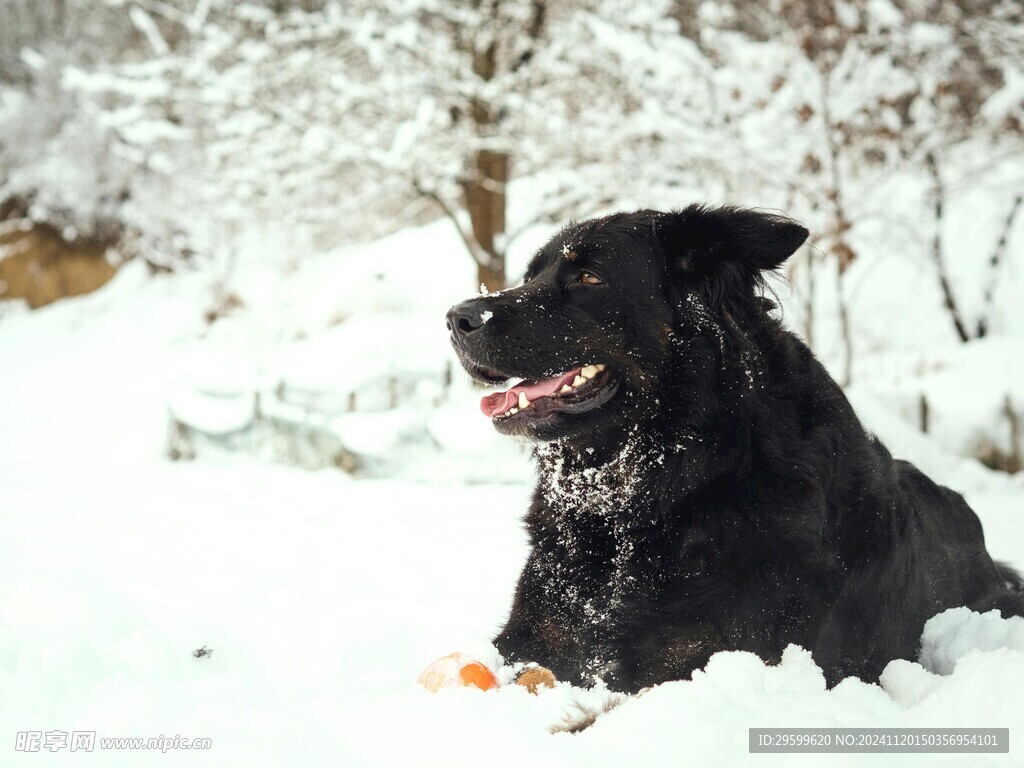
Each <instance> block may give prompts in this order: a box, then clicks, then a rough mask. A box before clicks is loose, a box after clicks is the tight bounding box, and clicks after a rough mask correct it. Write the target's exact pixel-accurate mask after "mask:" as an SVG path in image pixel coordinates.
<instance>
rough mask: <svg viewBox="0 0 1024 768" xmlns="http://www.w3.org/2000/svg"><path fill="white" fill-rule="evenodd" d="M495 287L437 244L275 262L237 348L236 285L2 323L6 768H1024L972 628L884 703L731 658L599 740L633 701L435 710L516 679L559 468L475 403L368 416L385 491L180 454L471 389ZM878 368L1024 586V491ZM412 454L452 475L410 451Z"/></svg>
mask: <svg viewBox="0 0 1024 768" xmlns="http://www.w3.org/2000/svg"><path fill="white" fill-rule="evenodd" d="M538 236H542V233H540V234H539V235H538ZM527 239H528V238H527ZM528 247H531V244H530V243H526V242H525V239H524V243H523V245H522V246H521V248H522V249H524V253H525V249H527V248H528ZM517 258H520V261H521V255H520V257H517ZM472 278H473V275H472V271H471V268H470V263H469V260H468V259H467V258H466V257H465V255H464V254H463V253H462V252H461V251H460V246H459V244H458V241H457V237H456V235H455V234H454V233H453V232H452V231H451V230H450V229H448V228H447V226H446V225H444V224H441V223H438V224H433V225H430V226H428V227H425V228H422V229H418V230H408V231H405V232H402V233H399V234H397V235H395V236H392V237H390V238H387V239H386V240H384V241H381V242H380V243H377V244H374V245H372V246H369V247H364V248H359V249H353V250H351V251H345V252H342V253H338V254H329V255H320V256H312V257H309V258H308V259H306V260H304V261H303V262H302V264H301V265H298V266H297V267H295V268H293V269H291V270H290V271H287V273H285V271H282V270H281V269H280V268H279V265H277V264H275V263H271V262H267V263H263V264H261V263H260V262H259V260H258V259H251V260H248V261H247V262H246V265H245V268H244V270H240V271H239V272H238V273H237V274H234V275H233V276H232V278H231V287H232V290H234V291H236V292H237V293H238V294H239V296H240V298H241V299H242V300H243V302H244V307H243V308H241V309H239V310H238V311H237V312H236V313H235V314H233V315H231V316H228V317H226V318H223V319H221V320H218V321H217V322H216V323H214V324H213V325H208V324H207V323H206V322H205V321H204V320H203V317H202V315H203V310H204V309H205V308H206V306H207V305H208V304H209V303H210V301H211V295H212V279H211V277H210V275H209V274H208V273H207V272H204V271H197V272H195V273H192V274H185V275H180V276H175V277H156V278H150V277H147V276H146V275H145V274H144V271H143V268H142V266H141V265H139V264H129V265H128V266H127V267H126V268H125V269H124V270H122V272H121V273H120V274H119V275H118V277H117V278H116V279H115V280H114V281H113V282H112V283H111V284H110V285H108V286H107V287H105V288H104V289H102V290H101V291H100V292H98V293H96V294H93V295H91V296H87V297H83V298H79V299H73V300H67V301H63V302H60V303H58V304H57V305H54V306H52V307H50V308H47V309H45V310H42V311H38V312H34V313H27V312H11V311H8V312H7V313H6V315H5V316H3V317H2V318H0V364H2V366H3V368H2V370H0V403H3V405H2V407H0V527H2V528H0V529H2V531H3V535H2V536H0V765H3V766H7V765H16V766H20V765H44V764H45V765H75V766H82V765H97V766H100V765H102V766H113V765H129V766H150V765H175V766H177V765H183V766H191V765H211V766H247V767H249V766H281V765H294V766H375V765H382V766H407V765H430V766H433V765H437V766H442V765H443V766H455V765H480V764H485V765H530V766H547V765H551V766H577V765H579V766H595V767H596V766H622V765H644V764H647V765H664V766H678V765H712V766H717V765H722V766H731V765H737V764H750V765H755V764H756V765H761V764H765V763H769V762H770V763H772V764H774V765H789V764H800V765H822V764H826V763H827V764H829V765H849V766H855V765H863V764H865V763H867V762H870V763H871V764H872V765H900V766H904V765H925V764H926V765H972V766H974V765H1024V757H1021V755H1022V752H1021V748H1020V746H1019V740H1020V738H1021V737H1022V734H1024V620H1021V619H1010V620H1004V619H1001V618H998V617H997V616H995V615H985V616H979V615H976V614H975V615H971V614H970V613H969V612H967V611H966V610H959V611H953V612H949V613H947V614H944V615H943V616H941V617H939V618H937V619H935V620H933V622H932V623H931V624H930V625H929V626H928V628H927V630H926V632H925V636H924V640H923V648H924V652H923V655H922V660H921V661H922V663H916V662H910V661H896V662H893V663H892V664H890V665H889V667H888V668H887V669H886V672H885V674H884V676H883V679H882V683H881V685H869V684H865V683H863V682H860V681H857V680H852V679H851V680H846V681H844V682H843V683H841V684H840V685H839V686H837V687H836V688H834V689H833V690H831V691H827V690H826V689H825V685H824V680H823V678H822V675H821V673H820V671H819V670H818V668H817V667H816V666H815V665H814V662H813V659H811V658H810V656H809V654H807V653H806V652H804V651H803V650H801V649H798V648H795V647H794V648H791V649H790V650H789V651H787V653H786V654H785V656H784V658H783V661H782V663H781V664H780V665H778V666H775V667H766V666H765V665H764V664H763V663H762V662H761V661H760V660H758V659H757V658H755V657H753V656H751V655H749V654H743V653H726V654H719V655H717V656H716V657H714V658H713V659H712V661H711V663H710V664H709V666H708V668H707V669H706V670H705V671H704V672H701V673H698V674H697V675H696V676H695V678H694V680H692V681H690V682H676V683H670V684H666V685H662V686H659V687H658V688H656V689H654V690H652V691H650V692H648V693H646V694H644V695H642V696H639V697H635V698H632V699H629V700H627V701H626V702H625V703H623V704H621V705H620V706H619V707H617V708H616V709H614V710H613V711H612V712H610V713H608V714H606V715H604V716H602V717H601V718H600V719H599V720H598V721H597V723H596V724H595V725H594V726H593V727H591V728H589V729H588V730H586V731H584V732H582V733H580V734H576V735H571V734H566V733H557V734H552V733H551V732H550V729H551V728H552V726H555V725H558V724H559V723H561V722H562V720H563V718H564V717H565V716H566V715H567V714H571V713H572V712H574V711H575V707H576V706H577V705H583V706H600V705H601V704H602V702H604V701H605V699H606V698H607V696H608V694H607V693H605V692H603V691H600V690H597V691H584V690H579V689H574V688H571V687H568V686H564V685H563V686H560V687H558V688H556V689H554V690H549V691H544V692H542V693H541V694H540V695H539V696H530V695H529V694H527V693H526V691H524V690H523V689H520V688H518V687H516V686H509V687H505V688H501V689H499V690H498V691H497V692H494V691H492V692H487V693H483V692H480V691H476V690H466V689H463V690H454V691H445V692H442V693H440V694H429V693H427V692H425V691H424V690H422V689H421V688H419V687H418V686H417V685H416V684H415V682H414V681H415V679H416V676H417V674H418V673H419V671H420V670H421V669H422V667H423V666H424V665H425V664H426V663H428V662H429V661H431V660H433V659H434V658H437V657H439V656H442V655H444V654H447V653H449V652H451V651H454V650H461V651H466V652H469V653H473V654H476V655H478V656H479V657H480V658H481V659H483V660H484V661H487V662H488V663H491V664H497V663H498V661H499V660H498V659H497V658H496V657H495V654H494V651H493V649H492V648H491V647H490V646H489V643H488V640H489V638H490V637H491V636H492V635H493V634H494V632H495V631H496V629H497V628H498V626H499V625H500V623H501V621H502V620H503V618H504V616H505V613H506V611H507V609H508V606H509V601H510V599H511V595H512V590H513V588H514V584H515V579H516V576H517V574H518V570H519V567H520V566H521V563H522V561H523V559H524V557H525V554H526V543H525V537H524V534H523V532H522V529H521V526H520V523H519V517H520V515H521V514H522V512H523V511H524V509H525V506H526V499H527V496H528V493H529V478H530V468H529V464H528V461H527V459H526V457H525V455H524V453H523V452H522V450H521V449H519V448H517V447H516V446H514V445H510V444H508V443H506V442H504V441H501V440H499V439H497V438H496V437H495V436H494V435H492V434H491V430H490V427H489V425H488V424H487V423H486V420H484V419H483V418H482V417H480V416H479V413H478V411H477V409H476V406H475V403H474V397H475V395H474V394H473V392H472V391H471V390H470V389H469V388H468V387H467V386H466V385H465V384H464V383H463V382H461V380H460V379H459V377H458V376H456V379H455V382H454V384H453V385H452V389H451V391H450V392H449V393H448V395H447V396H446V399H444V400H443V401H440V400H438V398H437V394H438V393H437V392H434V391H433V390H430V391H423V392H419V393H415V392H414V393H413V395H412V397H411V398H410V400H409V401H403V402H402V404H401V405H400V407H399V408H398V409H396V411H394V412H392V411H387V410H375V408H376V406H374V407H373V408H369V410H367V411H365V412H359V411H357V412H354V413H346V414H342V415H340V416H338V420H337V422H336V423H334V425H333V426H334V427H336V428H337V429H338V431H339V432H341V433H343V434H345V435H346V438H347V439H349V440H351V441H354V442H355V443H357V444H359V445H360V446H361V447H362V448H363V449H364V450H365V451H366V452H367V453H368V454H373V455H375V456H376V457H377V458H378V459H379V460H380V463H379V464H378V465H377V467H378V470H377V471H376V472H375V473H370V474H372V475H373V477H372V478H371V479H366V478H361V479H355V478H353V477H350V476H349V475H347V474H345V473H344V472H342V471H339V470H336V469H324V470H320V471H305V470H300V469H296V468H289V467H285V466H280V465H276V464H273V463H270V462H268V461H266V460H265V459H264V458H261V457H260V456H258V455H249V454H246V453H241V454H236V453H225V454H223V455H219V454H218V455H200V457H199V458H198V460H196V461H194V462H171V461H169V460H168V459H167V458H166V457H165V455H166V447H167V430H168V423H169V416H168V409H169V408H171V407H173V404H174V403H176V402H180V398H181V397H182V393H183V392H189V391H195V390H202V391H206V392H211V391H216V392H223V391H233V392H236V391H250V390H259V389H261V388H267V387H273V386H274V385H275V383H276V382H280V381H282V380H287V381H288V382H289V383H292V384H294V385H295V386H298V385H299V384H302V385H304V386H307V387H311V388H317V389H321V390H330V389H332V388H336V389H339V390H341V391H357V392H359V397H360V398H362V397H364V395H365V394H366V389H367V388H369V389H371V390H372V388H373V387H374V386H377V384H376V383H375V382H379V381H380V380H381V376H384V377H387V376H388V375H389V374H390V373H391V372H392V371H394V370H399V369H401V370H405V371H413V372H415V371H420V372H423V371H424V370H426V371H427V372H428V373H429V372H431V371H435V370H436V371H442V370H443V369H444V367H445V365H446V364H447V363H448V362H450V355H449V352H448V350H447V340H446V338H445V333H444V325H443V313H444V310H445V308H446V307H447V306H448V305H449V304H450V303H452V301H454V300H456V299H459V298H461V297H463V296H464V295H465V294H466V293H468V292H469V291H470V290H471V289H472V283H473V280H472ZM906 311H907V310H906V307H900V308H898V309H896V310H894V312H897V313H904V312H906ZM895 316H898V315H894V317H895ZM874 321H875V322H877V323H882V322H884V318H874ZM997 343H998V344H1002V345H1003V346H1002V347H1000V348H999V350H1000V351H998V352H993V353H991V354H988V355H986V354H984V353H980V352H979V353H976V354H977V357H979V358H984V359H989V360H998V361H999V362H1000V365H1004V366H1005V365H1009V364H1010V363H1009V362H1007V361H1009V360H1012V359H1013V357H1014V355H1013V350H1015V349H1016V350H1019V349H1020V347H1019V345H1017V346H1014V344H1013V341H1012V339H1011V340H1010V341H1006V340H1005V339H1004V340H1003V341H999V342H997ZM976 349H977V348H976ZM930 354H932V355H933V356H938V355H940V350H937V349H936V348H935V347H931V348H930ZM965 354H967V353H965ZM943 359H948V360H955V359H956V358H955V355H950V356H946V357H944V358H943ZM878 360H882V358H881V357H879V358H878ZM970 364H971V365H976V364H977V361H976V360H974V359H973V358H972V360H971V361H970ZM950 365H952V363H951V364H950ZM954 367H955V366H954ZM989 367H991V366H989ZM865 368H866V369H867V370H868V371H869V372H872V373H873V375H872V376H867V377H866V378H867V383H866V384H864V385H858V386H855V387H854V388H853V389H852V391H851V398H852V399H853V401H854V404H855V406H856V407H857V408H858V410H859V412H860V414H861V416H862V418H863V419H864V421H865V423H866V424H867V425H869V426H870V427H871V428H872V429H874V430H876V431H877V432H878V433H879V434H880V435H881V436H882V437H883V439H885V440H886V442H887V443H888V444H889V446H890V448H892V450H893V451H894V453H896V454H897V455H900V456H904V457H907V458H910V459H912V460H914V461H916V462H918V463H919V464H920V465H921V466H922V467H923V468H924V469H925V470H926V471H928V472H930V473H932V474H933V476H935V477H936V478H937V479H939V480H941V481H942V482H944V483H946V484H948V485H950V486H952V487H954V488H956V489H958V490H960V491H962V492H963V493H964V494H965V495H966V496H967V499H968V501H969V502H970V503H971V504H972V505H973V506H974V507H975V509H976V510H977V511H978V512H979V514H980V515H981V516H982V519H983V522H984V525H985V530H986V535H987V537H988V542H989V547H990V550H991V551H992V553H993V554H994V555H995V556H996V557H999V558H1003V559H1006V560H1009V561H1011V562H1013V563H1015V564H1016V565H1017V566H1024V504H1022V502H1024V483H1022V481H1021V479H1020V477H1017V478H1012V477H1010V476H1007V475H1005V474H999V473H994V472H991V471H989V470H987V469H985V468H983V467H981V466H980V465H979V464H977V463H976V462H974V461H972V460H969V459H965V458H962V457H959V456H956V455H954V454H953V453H951V452H946V451H945V450H944V449H942V448H940V447H939V445H940V442H937V441H936V440H935V439H926V438H924V437H923V436H922V435H920V434H919V433H918V432H916V431H915V430H914V429H913V427H912V426H911V425H910V423H908V422H907V421H906V420H905V419H904V418H903V417H904V416H906V414H902V413H901V412H900V408H901V407H902V404H901V403H900V402H898V401H893V400H892V399H891V398H889V397H888V396H887V395H886V394H885V393H886V392H887V391H890V390H886V389H885V388H884V387H882V386H881V385H878V386H876V385H875V384H876V383H877V382H878V381H881V380H882V379H883V378H884V377H883V375H882V373H883V372H885V371H891V370H892V368H891V366H890V365H889V363H888V362H884V361H883V362H876V363H871V362H870V361H868V362H866V363H865ZM956 370H960V371H963V370H967V369H966V368H958V369H956ZM987 370H988V368H984V369H982V370H979V372H978V379H977V380H980V381H986V380H987V378H986V377H987V373H986V371H987ZM949 375H950V376H954V375H958V376H964V375H965V374H963V373H960V374H953V373H950V374H949ZM1007 376H1008V377H1009V378H1011V379H1012V380H1013V381H1016V382H1020V381H1021V378H1020V377H1019V376H1017V374H1016V373H1015V372H1013V371H1011V372H1010V373H1008V374H1007ZM890 379H892V377H890ZM969 386H971V383H970V380H967V381H966V383H965V380H964V379H963V378H961V379H959V380H952V381H951V382H949V383H947V384H946V385H945V386H944V387H940V386H939V385H938V384H937V385H936V388H937V390H939V389H941V390H942V391H944V392H951V391H952V392H954V393H955V392H956V390H957V389H958V388H960V389H961V390H962V389H963V388H964V387H969ZM893 387H895V385H893ZM892 391H895V390H892ZM899 391H903V392H905V391H909V388H908V387H907V386H905V385H904V386H902V388H901V389H900V390H899ZM880 393H881V394H880ZM417 398H420V399H419V400H417ZM936 398H937V399H941V398H938V395H936ZM948 399H950V400H955V398H954V397H952V396H950V397H949V398H948ZM939 411H940V412H941V413H942V414H947V413H951V411H947V410H943V409H942V408H939ZM395 413H398V416H396V415H395ZM942 418H948V419H949V420H950V421H949V423H950V424H953V422H955V416H953V415H950V416H948V417H947V416H945V415H943V416H942ZM938 423H939V424H940V425H943V424H945V423H946V422H943V421H941V420H940V422H938ZM944 428H945V427H944ZM964 428H966V427H964ZM949 429H950V430H952V431H954V432H955V429H954V427H953V426H950V427H949ZM409 430H412V432H410V431H409ZM412 433H415V434H417V435H423V434H425V435H428V436H429V440H430V441H431V442H430V444H429V447H428V448H422V447H421V448H420V449H419V450H411V449H408V447H407V446H406V438H405V436H407V435H408V434H412ZM934 437H935V436H933V438H934ZM403 451H406V452H405V453H403ZM389 455H390V456H392V458H393V457H395V456H398V457H400V460H394V459H393V460H392V461H390V463H389V462H388V457H389ZM203 647H206V648H208V649H212V651H213V653H212V655H209V656H204V657H201V658H197V657H195V656H194V655H193V652H194V651H195V650H196V649H199V648H203ZM505 674H506V676H507V674H508V672H507V670H506V671H505ZM752 726H762V727H770V726H790V727H811V726H851V727H852V726H861V727H864V726H928V727H940V726H984V727H1009V728H1010V732H1011V753H1010V754H1009V755H960V756H955V755H946V756H939V755H929V756H916V757H915V756H908V755H874V756H871V757H865V756H861V755H845V756H844V755H831V756H828V757H827V759H826V758H825V756H821V755H811V756H803V757H799V756H795V755H789V756H785V757H780V756H775V757H771V758H769V757H763V756H759V755H748V754H747V729H748V728H749V727H752ZM19 731H43V732H45V731H64V732H72V731H95V732H96V733H97V735H98V737H101V738H102V737H121V736H129V737H132V736H134V737H156V736H159V735H161V734H162V735H164V736H174V735H175V734H180V735H181V736H186V737H189V738H196V737H208V738H211V739H212V740H213V744H212V749H210V750H208V751H189V752H185V751H181V750H179V751H176V752H175V753H174V754H173V755H170V754H160V755H154V754H152V753H151V752H149V753H146V752H140V751H129V750H123V751H115V750H102V749H100V748H99V746H97V748H96V751H94V752H92V753H89V754H84V753H82V752H74V753H72V752H70V751H69V750H68V749H63V750H60V751H58V752H55V753H49V752H46V750H45V747H44V749H43V751H44V752H46V754H45V756H43V755H40V754H26V753H23V752H17V751H15V750H14V745H15V736H16V733H17V732H19Z"/></svg>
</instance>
